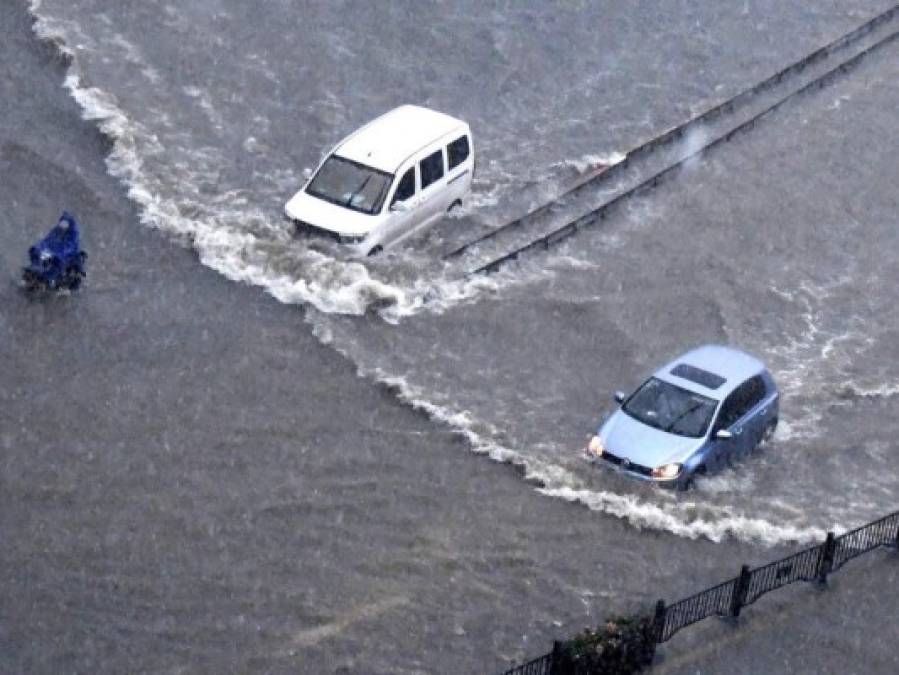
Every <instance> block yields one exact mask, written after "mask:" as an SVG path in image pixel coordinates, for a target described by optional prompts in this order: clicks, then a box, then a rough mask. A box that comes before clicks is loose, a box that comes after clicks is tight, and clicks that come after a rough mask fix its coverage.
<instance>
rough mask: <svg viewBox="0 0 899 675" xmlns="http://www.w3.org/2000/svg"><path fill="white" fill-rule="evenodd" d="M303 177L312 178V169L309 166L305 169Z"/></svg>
mask: <svg viewBox="0 0 899 675" xmlns="http://www.w3.org/2000/svg"><path fill="white" fill-rule="evenodd" d="M303 178H305V179H306V180H309V179H310V178H312V169H310V168H309V167H308V166H307V167H306V168H305V169H303Z"/></svg>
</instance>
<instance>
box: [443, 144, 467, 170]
mask: <svg viewBox="0 0 899 675" xmlns="http://www.w3.org/2000/svg"><path fill="white" fill-rule="evenodd" d="M469 153H470V149H469V146H468V136H459V138H457V139H456V140H454V141H453V142H452V143H450V144H449V145H448V146H446V158H447V162H448V164H449V169H448V170H449V171H452V170H453V169H455V168H456V167H457V166H459V165H460V164H461V163H462V162H464V161H465V160H466V159H468V155H469Z"/></svg>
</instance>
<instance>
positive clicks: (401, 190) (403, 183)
mask: <svg viewBox="0 0 899 675" xmlns="http://www.w3.org/2000/svg"><path fill="white" fill-rule="evenodd" d="M414 194H415V167H414V166H413V167H411V168H410V169H409V170H408V171H407V172H406V173H404V174H403V177H402V178H400V182H399V183H397V186H396V192H394V193H393V201H391V202H390V205H391V206H393V205H394V204H395V203H396V202H404V201H406V200H407V199H409V198H410V197H412V196H413V195H414Z"/></svg>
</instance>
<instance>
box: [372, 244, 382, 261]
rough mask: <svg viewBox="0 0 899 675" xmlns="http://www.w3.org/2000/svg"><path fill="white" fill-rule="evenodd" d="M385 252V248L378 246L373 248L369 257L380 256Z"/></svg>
mask: <svg viewBox="0 0 899 675" xmlns="http://www.w3.org/2000/svg"><path fill="white" fill-rule="evenodd" d="M383 250H384V247H383V246H381V245H380V244H378V245H377V246H373V247H372V249H371V250H370V251H369V252H368V257H369V258H371V257H372V256H374V255H378V254H379V253H381V252H382V251H383Z"/></svg>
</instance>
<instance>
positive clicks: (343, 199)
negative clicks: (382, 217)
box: [306, 155, 393, 214]
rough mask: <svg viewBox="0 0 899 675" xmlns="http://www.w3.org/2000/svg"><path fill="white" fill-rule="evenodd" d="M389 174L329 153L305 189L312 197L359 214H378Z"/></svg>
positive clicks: (390, 180)
mask: <svg viewBox="0 0 899 675" xmlns="http://www.w3.org/2000/svg"><path fill="white" fill-rule="evenodd" d="M392 181H393V176H391V175H390V174H389V173H384V172H383V171H378V170H377V169H372V168H371V167H369V166H364V165H362V164H357V163H356V162H351V161H350V160H348V159H344V158H343V157H338V156H337V155H331V156H330V157H328V159H327V160H326V161H325V163H324V164H322V167H321V169H319V170H318V173H317V174H315V178H313V179H312V182H310V183H309V186H308V187H307V188H306V192H308V193H309V194H310V195H312V196H313V197H318V198H319V199H324V200H325V201H329V202H331V203H332V204H337V205H338V206H345V207H346V208H348V209H353V210H354V211H360V212H361V213H369V214H371V213H378V212H379V211H380V210H381V206H382V205H383V204H384V197H386V196H387V190H388V188H389V187H390V183H391V182H392Z"/></svg>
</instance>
